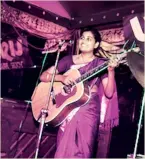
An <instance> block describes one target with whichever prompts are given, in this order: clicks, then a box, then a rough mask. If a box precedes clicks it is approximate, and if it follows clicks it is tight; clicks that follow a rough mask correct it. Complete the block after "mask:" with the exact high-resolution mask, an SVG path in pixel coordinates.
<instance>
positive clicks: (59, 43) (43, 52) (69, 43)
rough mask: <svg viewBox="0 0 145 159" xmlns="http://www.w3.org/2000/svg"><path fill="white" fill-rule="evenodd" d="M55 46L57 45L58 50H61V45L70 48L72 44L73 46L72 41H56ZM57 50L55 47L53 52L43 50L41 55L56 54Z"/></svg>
mask: <svg viewBox="0 0 145 159" xmlns="http://www.w3.org/2000/svg"><path fill="white" fill-rule="evenodd" d="M56 44H57V45H58V47H59V48H61V47H62V46H63V44H67V45H69V46H71V45H72V44H74V40H58V41H56ZM57 50H58V48H57V47H55V48H54V49H53V50H43V51H42V54H46V53H52V52H56V51H57Z"/></svg>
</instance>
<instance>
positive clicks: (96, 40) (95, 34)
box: [81, 27, 102, 56]
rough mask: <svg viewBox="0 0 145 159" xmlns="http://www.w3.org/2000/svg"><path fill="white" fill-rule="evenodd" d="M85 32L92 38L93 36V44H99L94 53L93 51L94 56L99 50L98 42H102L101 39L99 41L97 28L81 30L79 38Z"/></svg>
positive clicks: (99, 36)
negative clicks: (91, 35) (89, 33)
mask: <svg viewBox="0 0 145 159" xmlns="http://www.w3.org/2000/svg"><path fill="white" fill-rule="evenodd" d="M86 31H90V32H92V34H93V36H94V38H95V42H99V45H98V47H97V48H96V49H94V51H93V54H94V55H95V56H96V53H97V52H98V50H99V49H100V42H101V40H102V39H101V35H100V33H99V31H98V29H97V28H95V27H87V28H83V29H81V36H82V34H83V33H84V32H86Z"/></svg>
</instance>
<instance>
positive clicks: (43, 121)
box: [35, 41, 65, 159]
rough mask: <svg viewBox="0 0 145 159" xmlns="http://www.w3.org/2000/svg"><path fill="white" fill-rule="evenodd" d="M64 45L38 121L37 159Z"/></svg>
mask: <svg viewBox="0 0 145 159" xmlns="http://www.w3.org/2000/svg"><path fill="white" fill-rule="evenodd" d="M64 43H65V41H63V42H61V43H59V44H58V51H57V57H56V61H55V65H54V71H53V74H52V79H51V83H50V88H49V91H48V99H47V100H46V106H45V108H43V109H42V110H41V112H40V115H39V117H38V119H37V120H39V119H40V124H39V130H38V139H37V144H36V152H35V159H37V158H38V153H39V148H40V143H41V138H42V132H43V128H44V123H45V120H46V117H47V116H48V115H49V114H48V111H47V110H48V106H49V103H50V97H51V95H52V93H51V92H52V91H53V83H54V78H55V74H56V68H57V65H58V60H59V56H60V49H61V47H62V45H63V44H64ZM53 94H54V93H53Z"/></svg>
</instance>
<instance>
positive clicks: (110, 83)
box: [102, 59, 118, 98]
mask: <svg viewBox="0 0 145 159" xmlns="http://www.w3.org/2000/svg"><path fill="white" fill-rule="evenodd" d="M117 66H118V61H117V59H110V61H109V64H108V77H107V78H104V79H103V80H102V84H103V87H104V93H105V95H106V97H108V98H112V96H113V94H114V92H115V70H114V69H115V67H117Z"/></svg>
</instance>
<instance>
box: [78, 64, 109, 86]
mask: <svg viewBox="0 0 145 159" xmlns="http://www.w3.org/2000/svg"><path fill="white" fill-rule="evenodd" d="M107 67H108V61H106V62H104V63H103V64H102V65H99V66H97V67H95V68H93V69H92V70H90V71H88V72H87V73H85V74H83V75H82V76H81V77H79V78H78V79H76V83H79V82H84V81H86V80H88V79H89V78H91V77H93V76H94V75H96V74H98V73H100V72H102V71H103V70H105V69H106V68H107Z"/></svg>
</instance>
